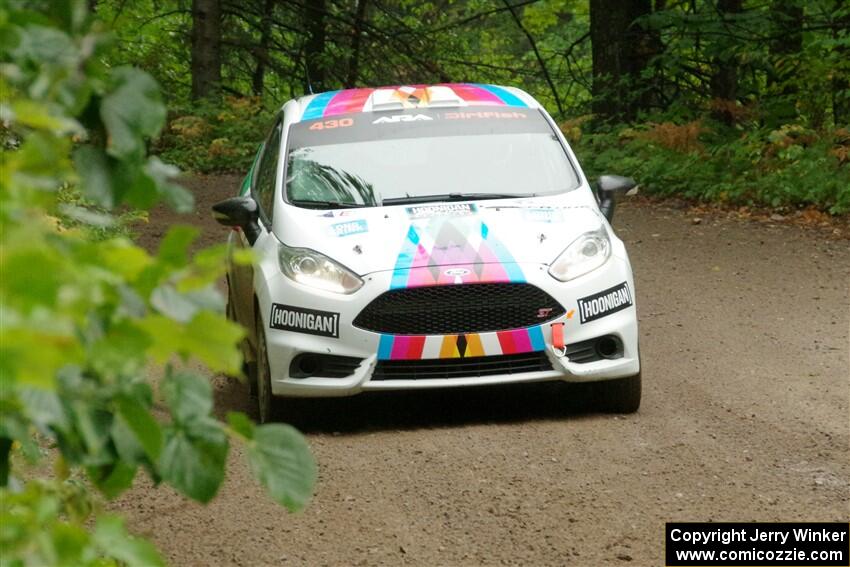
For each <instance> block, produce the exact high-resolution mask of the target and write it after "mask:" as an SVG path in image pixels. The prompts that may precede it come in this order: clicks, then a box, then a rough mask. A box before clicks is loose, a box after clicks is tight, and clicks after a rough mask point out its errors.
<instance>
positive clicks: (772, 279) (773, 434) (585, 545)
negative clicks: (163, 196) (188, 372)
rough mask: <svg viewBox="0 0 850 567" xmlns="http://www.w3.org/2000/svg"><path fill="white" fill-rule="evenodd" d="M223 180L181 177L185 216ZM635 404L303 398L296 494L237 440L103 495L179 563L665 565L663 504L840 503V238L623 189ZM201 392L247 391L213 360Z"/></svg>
mask: <svg viewBox="0 0 850 567" xmlns="http://www.w3.org/2000/svg"><path fill="white" fill-rule="evenodd" d="M238 182H239V180H238V179H237V178H235V177H229V176H222V177H207V178H201V179H193V180H191V181H190V183H189V185H190V186H191V187H192V189H193V190H194V191H195V194H196V196H197V200H198V211H199V212H198V213H196V214H194V215H190V216H186V217H177V216H175V215H173V214H170V213H165V212H163V213H160V214H156V215H153V218H152V220H151V222H150V223H149V224H148V225H147V226H146V227H145V228H144V234H142V235H141V240H142V242H143V243H145V244H146V245H154V244H155V242H156V241H157V239H158V238H159V237H160V236H161V235H162V233H163V232H164V231H165V230H166V228H167V226H168V225H169V224H171V223H174V222H190V223H194V224H197V225H198V226H200V227H201V228H202V229H203V237H202V243H204V244H209V243H214V242H220V241H222V240H223V239H224V237H225V235H226V230H225V229H224V228H221V227H219V226H217V225H215V223H214V222H213V221H212V219H211V217H210V216H209V213H208V211H209V205H210V204H212V203H213V202H215V201H217V200H218V199H221V198H225V197H227V196H229V195H231V194H234V193H235V190H236V187H237V185H238ZM614 224H615V228H616V229H617V231H618V233H619V234H620V236H621V237H622V238H623V239H624V240H625V241H626V245H627V247H628V249H629V252H630V255H631V260H632V265H633V267H634V271H635V279H636V287H637V290H636V295H637V307H638V315H639V317H640V332H641V351H642V355H643V365H644V367H643V381H644V401H643V405H642V407H641V409H640V411H639V412H638V413H637V414H634V415H629V416H616V415H600V414H594V413H588V412H587V411H586V410H584V409H583V403H582V399H581V395H580V394H581V393H580V392H573V391H572V390H570V389H569V388H566V387H564V386H563V385H559V384H552V385H539V386H522V387H512V388H500V389H487V390H480V391H469V390H464V391H445V392H429V393H427V394H416V395H407V394H404V395H398V394H396V395H391V396H371V397H357V398H349V399H343V400H326V401H321V402H314V401H310V402H302V403H299V404H298V405H297V406H296V407H295V408H294V412H295V413H294V421H295V423H296V425H298V426H299V427H300V428H301V429H302V430H303V431H305V433H306V434H307V436H308V439H309V441H310V444H311V446H312V449H313V452H314V454H315V456H316V459H317V461H318V463H319V470H320V472H319V482H318V487H317V491H316V496H315V498H314V499H313V501H312V503H311V504H310V506H309V507H308V508H307V509H306V510H305V511H304V512H302V513H300V514H297V515H291V514H288V513H287V512H286V511H285V510H283V509H282V508H280V507H278V506H276V505H275V504H273V503H272V502H270V501H269V500H268V499H267V498H266V497H265V495H264V494H263V491H262V490H261V489H260V487H259V486H258V485H257V484H255V482H254V481H253V479H252V477H251V475H250V473H249V472H248V470H247V466H246V464H245V462H244V459H242V455H241V454H240V451H239V450H238V448H236V449H234V450H232V451H231V455H230V463H229V469H228V476H227V480H226V483H225V485H224V486H223V487H222V490H221V492H220V494H219V496H218V498H217V499H216V500H215V501H214V502H213V503H212V504H210V505H208V506H201V505H198V504H195V503H191V502H189V501H187V500H185V499H183V498H182V497H180V496H178V495H177V494H175V493H174V492H173V491H171V490H169V489H163V488H159V489H153V488H152V487H151V485H150V483H148V482H147V481H146V480H144V479H142V480H140V481H138V482H137V486H136V488H134V489H133V490H132V491H131V492H130V493H128V494H127V495H125V496H124V497H122V498H121V499H120V500H118V501H117V502H116V503H114V504H113V508H116V509H119V510H121V511H122V512H123V513H124V514H126V515H127V516H128V518H129V520H130V524H131V526H132V528H133V529H134V530H135V531H136V532H137V533H140V534H145V535H147V536H149V537H151V538H152V539H153V540H154V541H155V542H156V543H157V544H158V545H159V546H160V548H161V549H162V550H163V552H164V554H165V555H166V557H167V558H168V559H169V560H170V561H171V563H173V564H174V565H244V566H259V565H424V566H436V565H506V564H507V565H518V564H523V565H627V564H633V565H663V553H664V523H665V522H667V521H708V520H714V521H757V520H758V521H791V520H802V521H816V520H817V521H847V520H848V518H850V482H849V481H850V447H848V442H849V441H850V439H848V438H849V437H850V436H849V435H848V429H850V428H849V427H848V425H850V424H849V423H848V421H850V412H848V394H850V370H848V368H850V361H848V350H850V348H849V347H850V341H848V331H850V296H849V295H848V282H850V244H848V241H847V240H827V239H825V238H824V237H823V236H822V235H821V234H820V233H819V232H817V231H807V230H803V229H801V228H798V227H794V226H785V225H782V224H775V225H774V224H766V223H755V222H741V221H735V220H730V219H727V218H726V217H716V218H703V219H702V222H701V223H700V224H693V222H692V219H691V217H690V216H689V215H687V214H686V213H685V212H684V211H683V210H678V209H675V208H669V207H664V206H660V205H654V206H650V205H647V204H646V203H632V202H628V201H626V202H625V203H623V204H622V206H621V207H619V208H618V211H617V215H616V218H615V223H614ZM214 381H215V388H216V396H217V409H218V411H220V412H222V413H223V412H225V411H227V410H231V409H240V410H244V409H248V408H250V406H249V404H248V403H247V401H246V400H247V392H246V389H247V386H244V385H242V384H240V383H237V382H235V381H232V380H228V379H226V378H223V377H216V378H215V379H214Z"/></svg>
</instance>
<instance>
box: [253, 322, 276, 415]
mask: <svg viewBox="0 0 850 567" xmlns="http://www.w3.org/2000/svg"><path fill="white" fill-rule="evenodd" d="M256 320H257V328H256V331H257V362H256V373H255V375H256V390H255V391H256V399H257V415H258V419H259V420H260V423H269V422H270V421H274V419H275V417H276V415H277V406H278V400H277V399H275V397H274V396H273V395H272V377H271V371H270V370H269V356H268V350H267V348H266V330H265V329H264V328H263V318H262V317H260V315H259V313H258V314H257V317H256Z"/></svg>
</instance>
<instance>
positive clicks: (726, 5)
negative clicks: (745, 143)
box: [709, 0, 742, 124]
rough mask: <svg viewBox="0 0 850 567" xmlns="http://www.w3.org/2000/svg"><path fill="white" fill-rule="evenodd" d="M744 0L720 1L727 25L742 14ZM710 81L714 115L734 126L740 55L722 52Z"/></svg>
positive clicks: (715, 63) (714, 59) (720, 10)
mask: <svg viewBox="0 0 850 567" xmlns="http://www.w3.org/2000/svg"><path fill="white" fill-rule="evenodd" d="M741 8H742V0H718V2H717V11H718V13H719V15H720V18H721V20H722V21H723V22H724V23H726V22H727V19H728V17H729V16H730V15H733V14H738V13H740V12H741ZM712 68H713V72H712V75H711V80H710V85H709V86H710V88H711V98H712V99H713V100H712V104H713V114H714V117H715V118H716V119H717V120H720V121H722V122H725V123H726V124H732V123H733V122H734V120H735V114H734V111H733V107H734V105H735V101H736V100H737V95H738V55H737V52H735V53H732V52H731V50H721V51H720V53H719V54H718V55H716V56H715V57H714V58H713V63H712Z"/></svg>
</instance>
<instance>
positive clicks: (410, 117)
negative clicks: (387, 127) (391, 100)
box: [372, 114, 433, 124]
mask: <svg viewBox="0 0 850 567" xmlns="http://www.w3.org/2000/svg"><path fill="white" fill-rule="evenodd" d="M417 120H433V118H431V117H430V116H426V115H425V114H393V115H392V116H381V117H380V118H378V119H377V120H373V121H372V124H395V123H397V122H416V121H417Z"/></svg>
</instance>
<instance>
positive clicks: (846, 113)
mask: <svg viewBox="0 0 850 567" xmlns="http://www.w3.org/2000/svg"><path fill="white" fill-rule="evenodd" d="M842 2H844V0H836V2H835V8H836V10H840V9H841V7H842ZM848 28H850V15H847V16H844V17H842V18H839V19H838V21H836V22H835V23H834V24H833V27H832V37H833V38H837V37H838V30H840V29H848ZM836 51H837V52H838V54H839V62H838V65H839V68H838V69H837V70H836V72H835V73H834V74H833V75H832V118H833V121H834V122H835V127H836V128H847V127H850V78H848V77H850V64H848V63H847V61H848V60H850V52H848V50H847V49H846V48H844V47H839V48H837V49H836Z"/></svg>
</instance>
